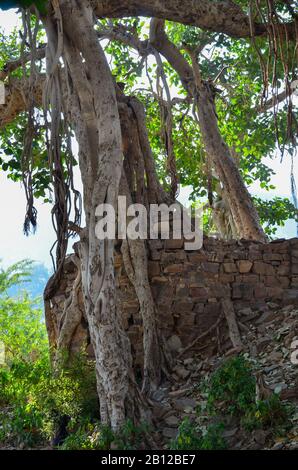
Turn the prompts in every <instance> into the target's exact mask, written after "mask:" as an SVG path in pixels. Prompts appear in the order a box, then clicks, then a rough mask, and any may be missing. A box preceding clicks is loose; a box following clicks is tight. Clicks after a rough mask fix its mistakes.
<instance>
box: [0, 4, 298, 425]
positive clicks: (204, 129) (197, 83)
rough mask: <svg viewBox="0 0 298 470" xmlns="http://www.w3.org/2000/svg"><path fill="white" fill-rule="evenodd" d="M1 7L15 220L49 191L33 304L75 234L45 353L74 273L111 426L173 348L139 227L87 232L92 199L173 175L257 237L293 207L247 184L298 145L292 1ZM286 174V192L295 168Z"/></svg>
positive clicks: (211, 220)
mask: <svg viewBox="0 0 298 470" xmlns="http://www.w3.org/2000/svg"><path fill="white" fill-rule="evenodd" d="M0 7H1V8H3V9H6V8H11V7H15V8H20V14H21V16H22V28H21V31H20V32H17V33H15V34H13V35H12V36H11V37H10V38H6V39H5V38H4V35H3V44H2V46H1V64H0V65H1V71H0V79H1V80H2V81H3V82H4V84H5V91H6V98H5V103H4V104H2V105H0V127H1V146H2V150H3V155H4V156H3V157H1V165H2V168H3V169H4V170H6V171H8V172H9V173H10V175H11V176H12V177H13V178H14V179H16V180H21V181H22V183H23V186H24V189H25V195H26V201H27V208H26V214H25V222H24V231H25V233H27V234H28V233H29V232H30V231H32V230H34V229H35V227H36V223H37V222H36V221H37V217H38V214H37V211H36V209H35V206H34V200H35V198H36V197H41V198H44V199H47V201H48V199H50V202H51V203H52V217H53V224H54V227H55V231H56V235H57V241H56V244H55V247H54V249H55V254H54V255H53V257H54V264H55V273H54V275H53V276H52V278H51V279H50V281H49V282H48V285H47V288H46V290H45V294H44V299H45V308H46V310H47V306H48V305H49V303H50V302H51V298H52V297H53V296H54V295H55V292H56V290H57V288H58V287H59V283H60V281H61V274H62V270H63V265H64V261H65V256H66V253H67V247H68V244H69V240H70V239H71V238H72V237H73V236H74V235H76V236H77V237H78V242H77V244H76V251H77V260H78V266H77V268H78V276H77V278H76V280H75V282H74V285H73V292H72V295H71V296H70V299H69V302H68V303H67V305H66V306H65V311H64V312H63V324H62V325H61V328H60V333H59V339H58V342H57V350H56V351H55V354H54V355H55V358H54V359H53V361H54V362H57V361H59V360H60V359H59V353H60V352H61V351H65V350H67V348H68V346H69V341H70V338H71V334H72V331H73V328H74V327H75V325H76V324H77V323H76V322H77V308H76V295H77V291H78V288H79V286H81V287H82V292H83V299H84V309H85V314H86V318H87V322H88V328H89V333H90V337H91V343H92V346H93V350H94V355H95V367H96V377H97V390H98V397H99V403H100V414H101V420H102V422H103V423H106V424H109V425H111V426H112V428H113V429H118V428H119V427H121V425H122V424H123V422H124V420H125V419H126V417H127V416H129V417H132V418H134V419H135V420H138V419H141V417H142V416H144V415H146V416H147V415H148V399H149V400H150V396H151V394H152V392H153V391H154V390H156V389H157V387H158V386H159V385H160V382H161V380H162V376H163V374H166V373H167V370H168V369H169V368H170V367H171V364H170V363H171V360H170V357H169V354H168V351H167V350H166V349H165V347H164V342H163V338H162V336H161V334H160V332H159V330H158V328H157V324H156V309H155V305H154V299H153V296H152V293H151V289H150V284H149V280H148V272H147V244H146V241H145V240H142V239H137V240H132V239H129V238H127V239H125V240H117V237H116V239H115V240H114V239H98V237H97V236H96V224H97V220H98V218H97V215H96V209H97V207H98V206H99V205H101V204H110V205H111V206H112V207H113V208H114V209H115V210H117V199H118V196H119V195H122V196H125V197H126V198H127V201H128V202H133V203H137V204H142V205H144V206H145V207H149V205H150V204H162V203H165V204H168V205H170V204H172V203H173V202H174V201H175V200H176V198H177V197H178V194H179V186H180V185H191V186H192V188H193V194H192V198H193V200H197V199H199V198H201V199H202V201H204V205H205V208H206V213H207V215H208V221H207V225H208V226H209V228H210V226H212V227H213V229H214V230H215V231H216V233H217V235H218V236H223V237H226V238H229V237H230V238H239V239H248V240H256V241H258V242H261V243H266V241H267V239H268V234H269V235H272V233H270V231H268V230H265V229H266V221H268V220H269V223H268V224H267V225H268V227H270V226H271V225H272V224H271V221H272V220H274V221H275V222H276V221H277V223H278V222H279V221H282V220H283V219H287V218H288V217H293V215H294V214H295V211H296V210H297V208H296V209H295V207H294V205H293V204H291V203H290V202H289V201H288V200H283V199H282V198H279V199H278V198H277V199H275V200H274V201H273V202H272V204H267V205H266V204H265V203H264V202H263V201H261V200H258V199H257V198H253V197H252V195H251V194H250V192H249V190H248V186H249V185H250V184H251V183H252V182H253V181H259V182H260V184H261V187H268V188H270V177H271V170H270V168H269V167H268V166H266V164H265V163H264V162H263V160H262V159H263V157H265V156H268V155H273V153H274V152H275V151H278V152H279V153H280V155H281V156H283V155H285V154H287V158H288V156H289V155H290V157H292V159H293V158H294V156H295V146H296V138H297V109H295V94H296V86H297V55H298V42H297V40H298V10H297V3H296V2H295V1H291V0H251V1H249V0H235V1H231V0H220V1H217V0H216V1H214V0H197V1H191V0H168V1H166V2H161V1H157V0H143V1H139V0H120V1H119V0H117V1H114V0H109V1H105V0H60V1H59V0H51V1H46V0H39V1H37V0H36V1H30V0H26V1H25V0H23V1H8V0H7V1H1V2H0ZM74 141H76V142H77V145H78V155H74V154H73V150H72V149H73V143H74ZM76 163H78V164H79V172H80V177H81V181H82V188H83V191H82V196H81V195H80V193H79V192H78V190H77V189H76V187H75V184H74V172H75V171H77V170H76V169H75V166H76ZM291 184H292V190H293V196H294V202H295V201H296V202H297V199H296V198H295V181H294V175H293V174H292V180H291ZM49 190H50V197H48V195H47V194H48V191H49ZM81 200H82V207H83V209H82V208H81ZM48 202H49V201H48ZM274 207H275V210H276V212H274ZM82 212H83V216H84V217H83V218H81V215H82ZM280 214H282V215H280ZM82 221H83V222H82ZM270 224H271V225H270ZM268 227H267V229H268ZM266 232H267V233H266ZM115 251H118V252H121V253H122V256H123V260H124V265H125V269H126V272H127V275H128V277H129V279H130V281H131V283H132V284H133V286H134V289H135V292H136V296H137V298H138V301H139V305H140V312H141V316H142V321H143V329H144V333H143V348H144V366H143V371H142V383H141V385H140V384H137V382H136V379H135V376H134V370H133V367H132V357H131V350H130V343H129V339H128V337H127V336H126V334H125V332H124V331H123V329H122V326H121V321H120V320H121V304H120V303H119V301H118V299H117V288H116V280H115V269H114V253H115Z"/></svg>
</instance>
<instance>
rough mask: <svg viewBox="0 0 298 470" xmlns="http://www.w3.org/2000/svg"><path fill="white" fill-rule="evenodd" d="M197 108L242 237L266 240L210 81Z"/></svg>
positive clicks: (200, 89) (201, 91) (199, 95)
mask: <svg viewBox="0 0 298 470" xmlns="http://www.w3.org/2000/svg"><path fill="white" fill-rule="evenodd" d="M196 99H197V110H198V116H199V122H200V129H201V132H202V137H203V141H204V146H205V149H206V152H207V154H208V156H209V158H210V159H211V162H212V164H213V167H214V169H215V171H216V173H217V175H218V177H219V180H220V181H221V183H222V185H223V194H224V198H225V201H226V202H227V203H228V205H229V209H230V211H231V213H232V215H233V221H234V224H235V226H236V229H237V232H238V236H239V237H240V238H244V239H247V240H258V241H261V242H266V240H267V239H266V235H265V233H264V232H263V229H262V227H261V225H260V221H259V216H258V213H257V211H256V208H255V206H254V204H253V201H252V198H251V196H250V194H249V192H248V190H247V188H246V186H245V184H244V182H243V179H242V178H241V175H240V173H239V169H238V168H237V165H236V163H235V161H234V159H233V157H232V155H231V153H230V149H229V147H228V146H227V144H226V143H225V141H224V140H223V138H222V136H221V134H220V131H219V128H218V124H217V116H216V110H215V103H214V96H213V92H212V89H211V88H210V86H209V84H208V83H206V82H202V81H200V82H199V83H198V86H197V96H196Z"/></svg>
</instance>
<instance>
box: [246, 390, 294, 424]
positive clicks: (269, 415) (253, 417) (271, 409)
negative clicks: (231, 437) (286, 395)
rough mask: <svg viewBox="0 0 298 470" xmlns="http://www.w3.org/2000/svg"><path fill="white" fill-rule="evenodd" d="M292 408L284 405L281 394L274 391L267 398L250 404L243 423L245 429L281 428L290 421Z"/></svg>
mask: <svg viewBox="0 0 298 470" xmlns="http://www.w3.org/2000/svg"><path fill="white" fill-rule="evenodd" d="M289 415H290V409H289V407H288V406H287V405H284V404H283V403H282V402H281V400H280V398H279V396H278V395H276V394H275V393H273V394H272V395H271V396H270V397H269V398H268V399H267V400H262V401H259V402H258V403H257V404H254V405H252V406H250V407H249V408H248V409H247V410H246V412H245V415H244V416H243V418H242V420H241V423H242V425H243V427H244V428H245V429H247V430H248V431H251V430H253V429H260V428H261V429H266V428H275V429H279V428H282V427H284V426H286V425H287V423H288V422H289Z"/></svg>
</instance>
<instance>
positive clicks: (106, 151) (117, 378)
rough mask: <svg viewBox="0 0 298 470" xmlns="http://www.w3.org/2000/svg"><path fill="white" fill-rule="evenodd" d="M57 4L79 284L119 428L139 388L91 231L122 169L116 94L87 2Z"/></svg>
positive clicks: (103, 246)
mask: <svg viewBox="0 0 298 470" xmlns="http://www.w3.org/2000/svg"><path fill="white" fill-rule="evenodd" d="M55 8H61V14H62V16H61V18H62V23H63V24H60V25H59V29H60V33H59V32H58V41H57V42H58V44H60V45H61V41H63V58H64V63H65V69H66V71H67V82H68V92H69V102H68V109H69V111H70V114H71V121H72V122H73V124H74V128H75V132H76V137H77V141H78V143H79V163H80V169H81V175H82V182H83V187H84V207H85V216H86V227H87V228H86V229H85V230H84V231H82V233H81V236H80V238H81V242H80V258H81V271H82V288H83V296H84V304H85V310H86V316H87V320H88V326H89V331H90V337H91V342H92V345H93V349H94V353H95V359H96V376H97V387H98V395H99V399H100V412H101V420H102V422H103V423H105V424H108V425H111V427H112V428H113V429H114V430H118V429H119V428H120V427H121V426H122V425H123V424H124V421H125V419H126V416H127V409H128V408H129V410H130V412H131V413H132V417H134V415H135V414H136V410H135V408H134V405H135V403H136V402H137V400H138V396H137V391H136V387H135V385H134V381H133V377H132V369H131V367H132V360H131V354H130V344H129V340H128V338H127V336H126V335H125V333H124V332H123V331H122V330H121V326H120V321H119V310H118V308H117V307H118V306H117V299H116V287H115V275H114V262H113V256H114V240H98V239H97V237H96V233H95V228H96V216H95V212H96V208H97V207H98V205H100V204H103V203H107V204H110V205H111V206H112V207H113V208H116V203H117V196H118V188H119V182H120V177H121V172H122V151H121V130H120V122H119V115H118V109H117V100H116V95H115V87H114V83H113V80H112V76H111V73H110V70H109V67H108V64H107V61H106V58H105V55H104V53H103V51H102V49H101V46H100V44H99V42H98V39H97V35H96V32H95V30H94V24H93V12H92V9H91V8H90V6H89V2H86V1H81V0H78V1H76V2H72V1H70V0H64V1H61V2H60V6H59V7H57V5H56V6H55ZM56 13H57V12H56ZM56 16H57V15H56ZM56 19H57V18H56ZM49 21H51V18H50V19H49ZM57 24H58V22H57ZM50 39H51V38H49V40H50ZM57 54H59V50H58V51H57Z"/></svg>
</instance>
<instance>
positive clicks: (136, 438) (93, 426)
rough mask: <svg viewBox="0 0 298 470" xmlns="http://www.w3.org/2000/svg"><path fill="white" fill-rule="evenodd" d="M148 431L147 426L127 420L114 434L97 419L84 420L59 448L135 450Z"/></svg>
mask: <svg viewBox="0 0 298 470" xmlns="http://www.w3.org/2000/svg"><path fill="white" fill-rule="evenodd" d="M147 431H148V426H147V425H146V424H142V425H140V426H135V425H134V424H133V423H132V421H131V420H128V421H127V422H126V423H125V424H124V426H123V428H122V429H121V430H120V431H119V433H117V434H115V433H114V432H113V431H112V430H111V429H110V428H109V427H106V426H102V425H101V423H100V422H99V421H95V422H93V423H90V422H86V423H84V424H81V425H79V426H78V427H77V429H76V431H75V432H73V433H71V434H70V435H69V436H68V437H67V438H66V439H65V441H64V443H63V444H62V446H60V447H59V449H60V450H86V449H89V450H109V449H111V446H112V444H113V449H118V450H137V449H138V448H139V447H140V444H141V442H142V440H143V438H144V434H145V433H146V432H147Z"/></svg>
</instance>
